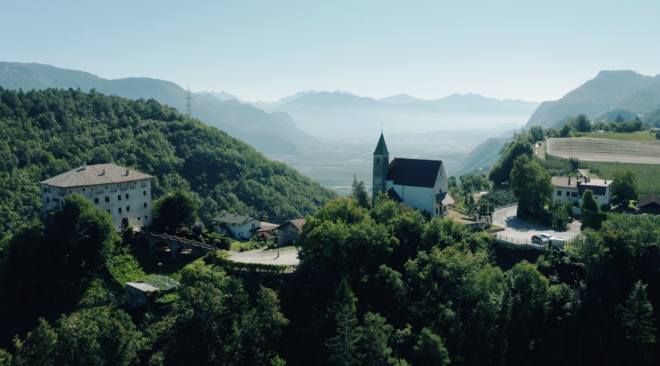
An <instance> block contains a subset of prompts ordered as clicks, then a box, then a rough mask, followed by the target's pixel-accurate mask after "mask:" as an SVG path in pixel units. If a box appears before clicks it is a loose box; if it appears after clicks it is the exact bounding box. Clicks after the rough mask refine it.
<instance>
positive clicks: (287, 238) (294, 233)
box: [277, 219, 305, 245]
mask: <svg viewBox="0 0 660 366" xmlns="http://www.w3.org/2000/svg"><path fill="white" fill-rule="evenodd" d="M303 225H305V219H298V220H289V221H287V222H286V224H283V225H280V226H279V227H278V228H277V244H278V245H290V244H292V243H293V242H294V241H296V240H298V238H299V237H300V231H301V230H302V227H303Z"/></svg>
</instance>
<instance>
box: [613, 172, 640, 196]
mask: <svg viewBox="0 0 660 366" xmlns="http://www.w3.org/2000/svg"><path fill="white" fill-rule="evenodd" d="M610 190H611V191H612V195H613V196H617V197H618V198H619V201H621V200H624V199H626V200H634V199H636V198H637V175H636V174H635V172H633V171H632V170H631V169H616V170H614V172H613V173H612V184H611V185H610Z"/></svg>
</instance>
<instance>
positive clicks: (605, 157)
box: [546, 138, 660, 164]
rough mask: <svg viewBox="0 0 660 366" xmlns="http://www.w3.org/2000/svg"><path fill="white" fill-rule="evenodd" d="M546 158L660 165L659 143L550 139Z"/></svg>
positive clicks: (597, 139) (595, 139) (596, 139)
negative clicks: (572, 158)
mask: <svg viewBox="0 0 660 366" xmlns="http://www.w3.org/2000/svg"><path fill="white" fill-rule="evenodd" d="M546 154H547V155H546V156H547V157H548V158H560V159H568V158H571V157H574V158H578V159H580V160H581V161H603V162H617V163H632V164H660V141H618V140H608V139H602V138H551V139H548V141H547V147H546Z"/></svg>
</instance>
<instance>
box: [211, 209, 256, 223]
mask: <svg viewBox="0 0 660 366" xmlns="http://www.w3.org/2000/svg"><path fill="white" fill-rule="evenodd" d="M252 220H257V219H255V218H254V217H250V216H246V215H239V214H232V213H227V212H223V213H222V214H221V215H220V216H218V217H216V218H214V219H213V221H215V222H220V223H225V224H238V225H245V224H247V223H248V222H250V221H252ZM257 221H259V220H257ZM259 222H261V221H259Z"/></svg>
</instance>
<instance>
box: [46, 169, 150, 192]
mask: <svg viewBox="0 0 660 366" xmlns="http://www.w3.org/2000/svg"><path fill="white" fill-rule="evenodd" d="M152 178H153V177H152V176H151V175H149V174H144V173H140V172H137V171H135V170H132V169H126V168H123V167H120V166H118V165H115V164H97V165H86V166H85V165H83V166H81V167H80V168H78V169H74V170H70V171H68V172H66V173H62V174H60V175H57V176H54V177H52V178H49V179H46V180H44V181H41V182H40V183H41V184H47V185H49V186H53V187H62V188H69V187H81V186H99V185H104V184H112V183H126V182H134V181H137V180H145V179H152Z"/></svg>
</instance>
